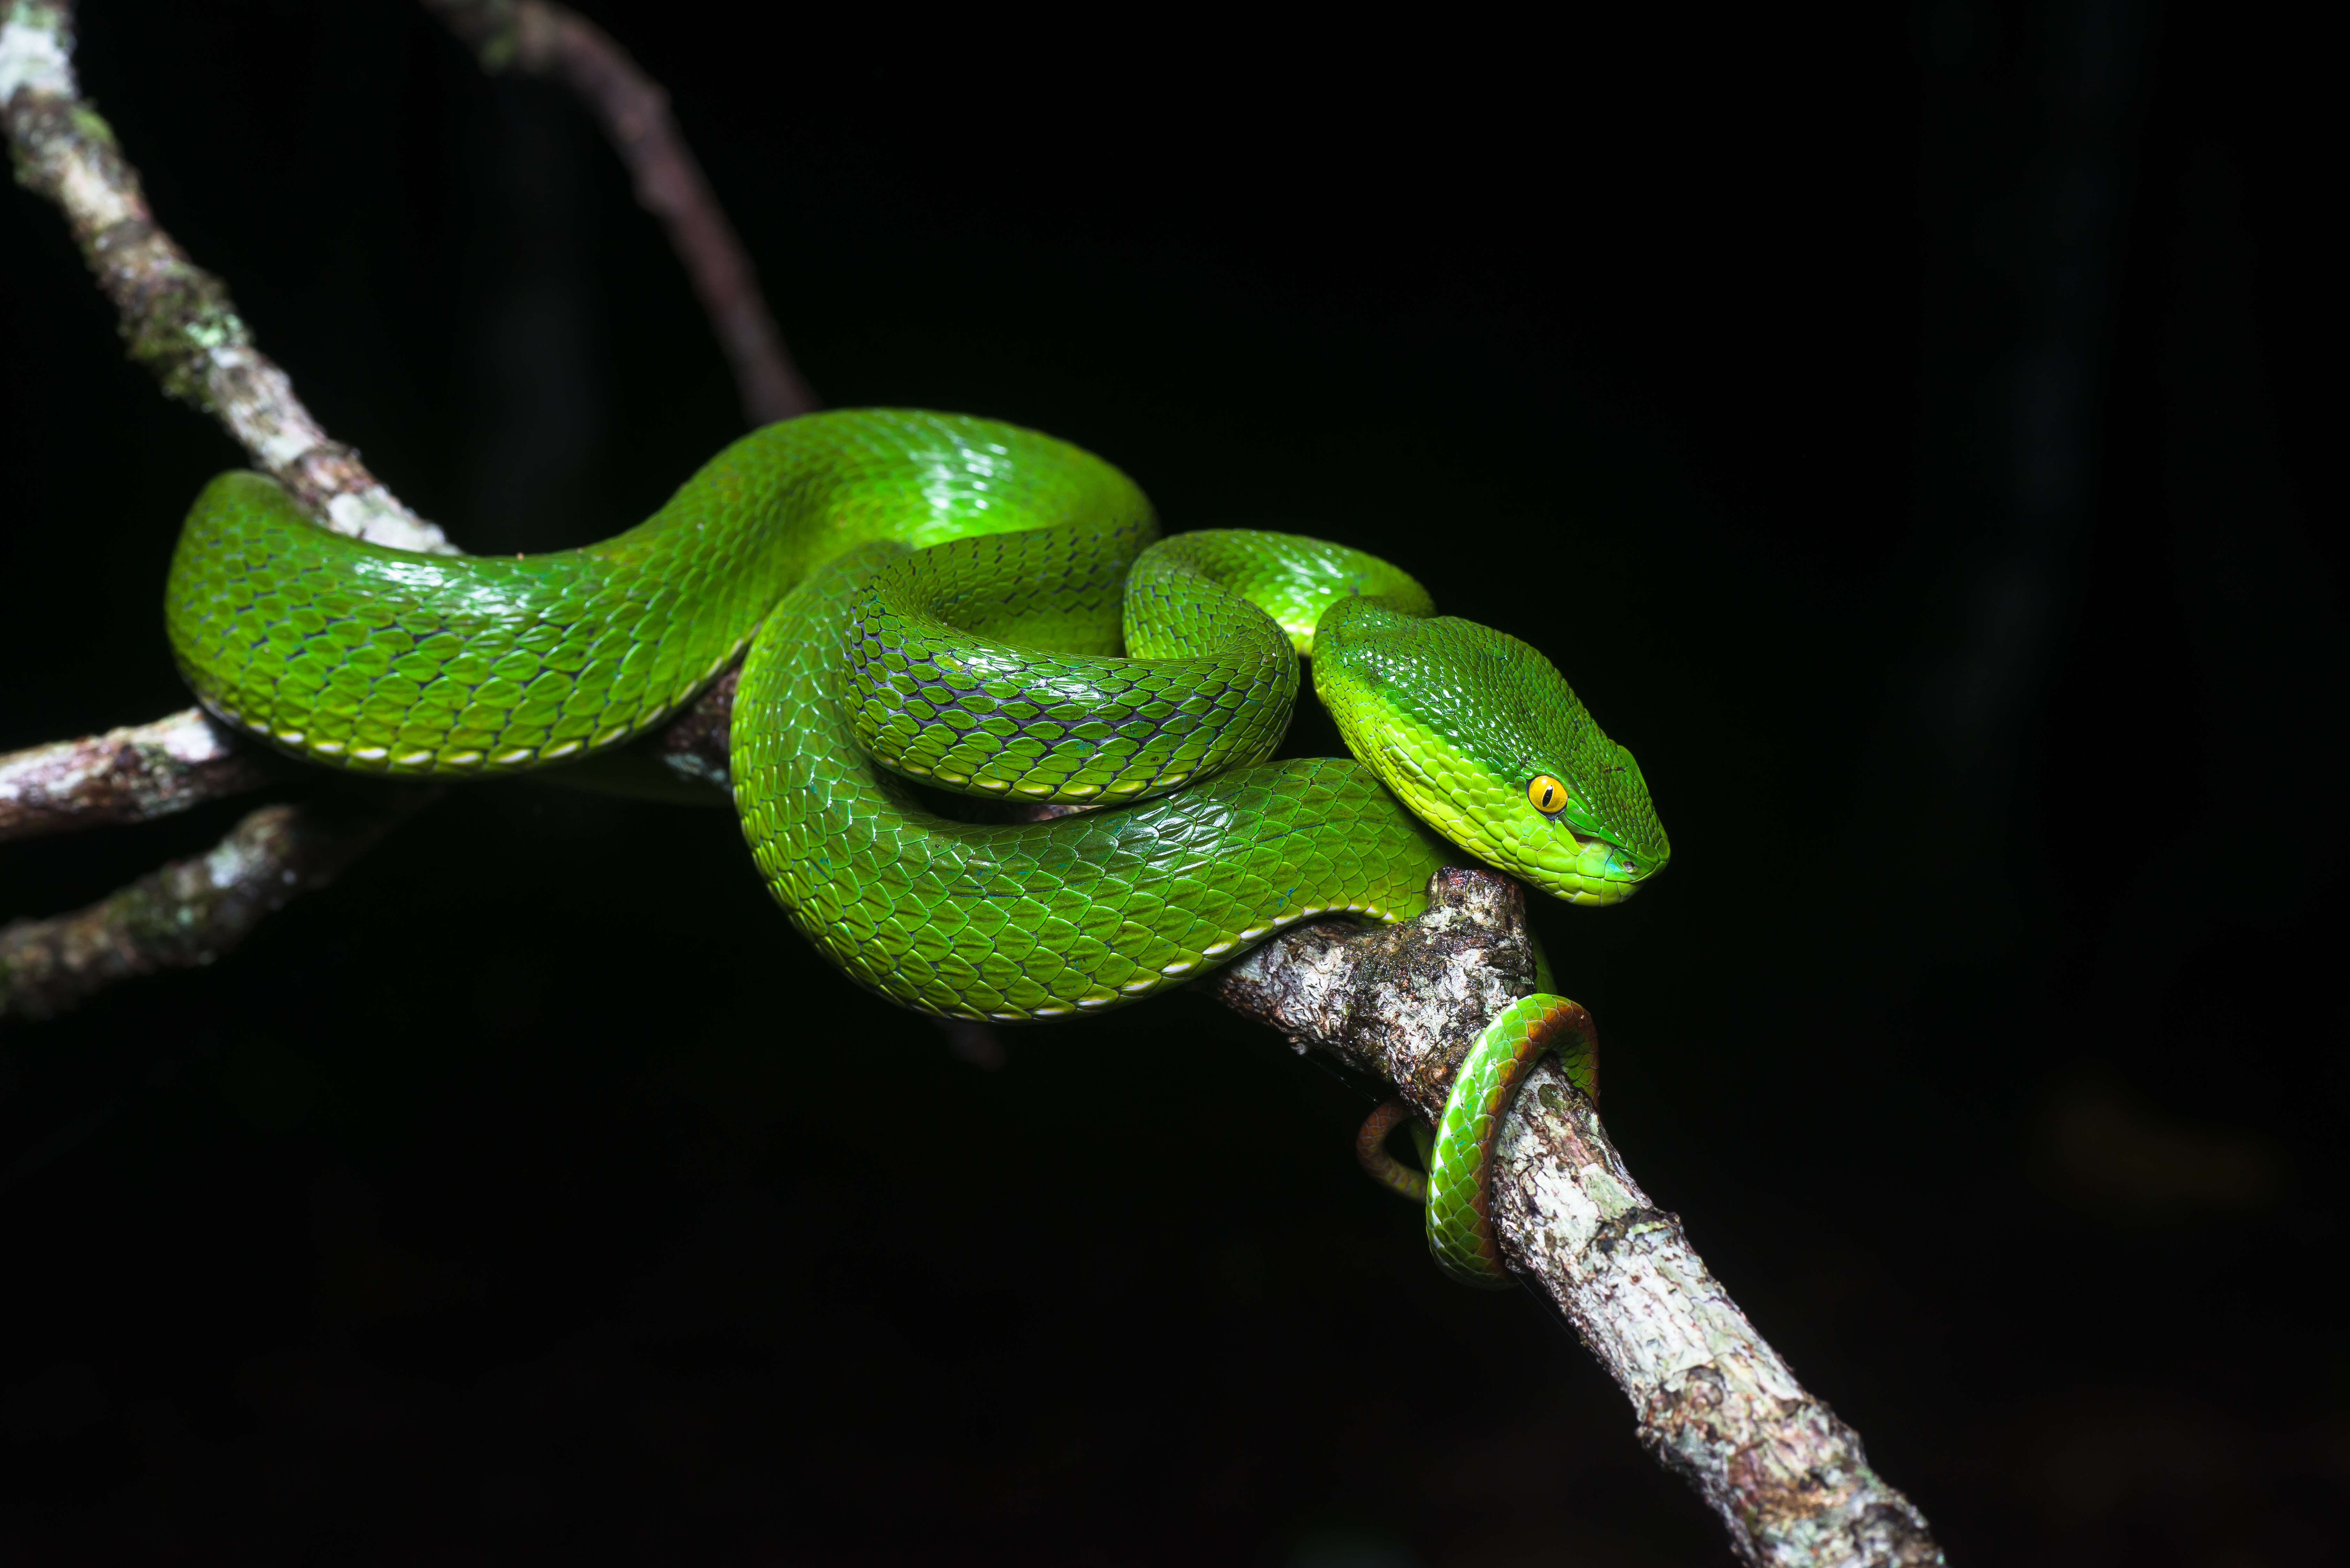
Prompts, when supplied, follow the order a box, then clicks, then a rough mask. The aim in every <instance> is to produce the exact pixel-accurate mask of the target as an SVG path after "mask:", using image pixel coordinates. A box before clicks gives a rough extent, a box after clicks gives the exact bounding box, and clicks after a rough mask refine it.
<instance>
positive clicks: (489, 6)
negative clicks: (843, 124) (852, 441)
mask: <svg viewBox="0 0 2350 1568" xmlns="http://www.w3.org/2000/svg"><path fill="white" fill-rule="evenodd" d="M423 4H424V5H425V8H426V9H428V10H430V11H432V12H433V13H435V14H436V15H438V16H440V17H441V19H442V21H443V22H444V23H446V24H447V25H448V27H449V30H450V31H451V32H452V33H454V34H456V35H457V36H458V37H460V38H462V39H463V40H464V42H465V43H466V44H467V45H469V46H470V47H472V48H473V53H474V55H475V57H478V58H479V59H480V60H481V62H482V68H483V69H484V70H487V71H493V72H494V71H503V70H505V69H507V68H508V67H517V68H519V69H521V70H524V71H527V72H528V73H530V74H531V75H532V76H537V77H550V78H554V79H556V80H557V81H560V82H561V83H563V84H564V86H566V87H567V88H570V89H571V90H572V91H573V92H575V93H577V94H578V95H579V97H580V99H582V100H583V101H584V102H585V103H586V104H587V107H588V109H590V110H591V111H592V112H593V113H594V114H595V116H596V119H597V121H598V123H599V124H600V125H602V126H603V128H604V134H605V136H607V137H608V138H609V139H610V140H611V143H612V150H613V151H615V152H617V153H619V155H620V161H621V162H622V163H624V164H626V165H627V166H628V170H629V180H630V181H631V182H632V183H633V184H634V186H635V189H636V193H637V201H638V202H639V205H641V206H642V207H643V208H644V209H645V210H646V211H647V212H649V213H652V214H653V215H654V216H655V217H657V218H659V219H660V221H661V226H662V227H663V228H665V229H667V230H668V231H669V242H670V245H671V248H672V249H674V250H675V251H676V252H677V259H678V260H679V261H680V262H681V263H682V264H683V265H684V267H685V272H686V275H687V276H688V277H690V278H691V279H692V280H693V291H694V293H695V294H697V295H699V296H701V298H702V309H703V310H704V311H705V312H706V313H707V314H708V315H709V317H710V325H711V327H712V330H713V331H714V332H715V333H716V334H717V336H718V346H719V348H721V349H723V351H724V353H725V355H726V363H727V364H728V365H729V366H730V367H731V368H732V369H733V372H734V385H735V388H736V389H737V390H738V391H739V392H740V393H741V394H742V399H743V418H745V419H747V420H748V421H750V422H751V423H752V424H753V425H754V426H758V425H764V424H772V423H774V422H775V421H777V420H787V419H790V418H792V417H793V416H795V415H796V414H804V413H806V412H808V411H809V410H812V409H815V408H816V407H818V406H819V405H818V403H817V402H816V394H815V393H814V392H813V391H811V390H810V389H809V388H808V384H807V382H806V380H804V379H801V376H800V373H799V369H798V368H797V367H796V366H795V365H794V364H793V363H792V357H791V353H790V351H789V350H788V349H786V348H785V347H784V339H783V335H782V334H781V333H780V332H778V331H777V330H776V328H775V314H774V313H773V312H772V311H770V310H769V309H768V308H767V301H766V298H765V296H763V295H762V294H761V293H760V292H759V279H758V275H757V274H756V273H755V272H754V271H753V270H752V266H751V257H750V255H749V254H748V253H747V252H745V251H744V250H743V242H742V240H741V239H740V238H739V237H738V236H737V235H736V234H735V233H734V225H733V223H729V222H728V221H727V218H726V211H725V209H724V208H723V207H722V206H720V205H719V203H718V198H717V197H716V195H714V194H713V193H712V191H711V189H710V182H709V180H708V179H707V178H705V177H704V176H703V174H702V165H701V164H700V162H698V161H696V160H695V158H694V156H693V151H692V149H691V148H690V147H688V146H687V145H686V142H685V137H684V135H683V134H682V133H681V131H680V130H678V128H677V120H676V119H675V117H674V116H672V115H671V113H670V108H669V94H668V92H667V91H665V90H664V89H663V88H661V86H660V83H658V82H656V81H654V80H653V79H652V78H650V77H648V76H647V75H645V73H644V71H643V70H642V69H641V68H640V67H639V66H638V65H637V62H636V61H635V60H633V59H631V58H629V52H628V51H627V50H626V49H623V48H622V47H620V46H619V44H617V43H615V42H614V41H613V39H612V36H611V35H609V34H608V33H606V32H605V31H604V30H603V29H602V28H601V27H598V26H596V24H595V23H593V22H590V21H588V20H587V18H586V17H584V16H580V15H579V14H578V13H577V11H574V10H572V9H571V7H569V6H568V5H556V4H553V3H552V0H423Z"/></svg>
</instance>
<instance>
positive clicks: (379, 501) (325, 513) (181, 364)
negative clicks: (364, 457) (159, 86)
mask: <svg viewBox="0 0 2350 1568" xmlns="http://www.w3.org/2000/svg"><path fill="white" fill-rule="evenodd" d="M5 15H6V20H5V22H0V116H5V120H6V124H7V130H8V147H9V151H10V153H11V154H12V155H13V157H14V159H15V161H16V181H17V183H19V184H21V185H23V186H25V187H26V189H27V190H31V191H35V192H39V193H40V194H41V195H44V196H46V197H47V198H48V199H49V200H50V201H52V202H56V203H57V207H58V209H59V210H60V211H61V212H63V213H65V215H66V223H67V225H68V227H69V228H70V229H71V230H72V231H73V237H74V243H75V244H78V245H79V246H80V247H81V254H82V259H83V260H84V261H86V262H88V264H89V270H90V271H91V272H92V273H94V274H96V275H97V277H98V284H99V287H100V288H102V289H104V290H105V291H106V296H107V297H108V298H109V299H110V300H112V301H113V302H114V308H115V311H116V314H117V315H118V316H119V317H120V320H121V328H122V337H123V340H124V342H126V343H127V344H129V345H130V357H131V358H133V359H136V360H138V361H139V362H140V364H142V365H145V366H146V367H147V368H148V369H150V370H152V371H153V372H154V373H155V378H156V379H158V380H159V381H161V383H162V384H163V390H164V391H165V392H166V393H168V394H170V395H171V396H172V397H174V398H178V399H180V400H182V401H184V402H188V403H192V404H194V405H195V406H196V407H197V408H199V409H202V410H204V411H205V412H207V413H209V414H211V415H213V417H214V418H215V419H217V420H219V421H220V422H221V423H222V425H223V426H224V427H225V428H226V429H227V431H228V433H229V434H230V435H232V436H234V437H235V438H236V441H237V443H238V444H239V445H241V446H243V447H244V450H245V451H246V452H248V453H249V454H251V456H252V458H253V462H254V464H255V467H257V468H259V469H261V470H262V472H265V473H267V474H269V475H271V476H272V477H273V478H275V479H276V480H277V482H278V483H281V484H283V485H285V486H286V489H287V490H288V491H290V492H292V493H293V494H294V497H295V499H296V500H297V501H299V502H300V503H301V504H302V505H303V507H304V509H305V510H307V511H308V512H309V514H311V516H313V517H314V518H316V519H317V521H318V522H319V523H320V524H322V525H324V526H326V527H328V528H331V529H333V530H334V531H335V532H336V533H338V534H348V535H352V536H353V537H355V538H360V539H370V540H373V541H374V542H375V543H377V544H379V545H398V546H400V548H402V549H408V550H442V551H445V550H449V549H451V548H452V546H451V545H450V544H449V543H448V541H447V540H446V539H445V538H444V537H443V536H442V533H441V530H440V529H439V528H437V527H435V526H434V525H433V524H430V523H427V522H425V521H424V520H423V519H422V518H421V517H419V516H417V515H416V514H414V513H413V512H411V511H410V510H409V509H408V508H407V507H406V506H404V505H402V504H400V501H399V500H398V498H396V497H395V496H393V494H392V493H390V491H389V490H386V489H385V488H384V487H383V485H382V484H381V483H380V482H379V481H378V480H377V479H376V477H375V475H373V474H372V473H369V472H368V471H367V468H366V465H365V464H363V463H361V462H359V453H358V452H354V451H353V450H352V449H351V448H349V447H348V446H345V445H343V444H342V443H341V442H340V441H331V440H329V439H328V436H327V432H326V431H324V430H322V429H321V428H319V425H318V421H316V420H315V419H313V418H311V417H310V410H308V409H307V408H305V407H303V406H302V400H300V399H299V398H297V397H296V396H295V395H294V383H293V382H292V381H291V380H289V379H287V377H286V372H285V371H284V370H283V369H279V367H278V365H277V363H276V361H275V360H273V359H271V358H269V357H268V356H267V355H265V354H264V353H262V352H261V351H260V350H259V349H258V348H255V347H254V346H253V334H252V332H251V331H250V330H249V329H247V327H245V324H244V318H243V317H239V316H238V315H237V313H236V306H234V303H232V302H231V301H230V299H229V296H228V288H227V286H225V285H224V284H223V283H222V282H221V280H220V279H219V278H217V277H214V276H213V275H212V274H211V273H208V272H206V271H204V270H203V268H202V267H200V266H198V265H195V263H193V262H192V261H190V260H189V259H188V254H187V253H186V252H185V251H183V250H182V249H181V248H180V246H179V243H178V242H177V241H175V240H173V239H172V236H171V235H170V234H165V233H164V232H163V229H162V227H161V224H159V223H156V221H155V214H154V213H153V211H152V210H151V209H150V208H149V206H148V205H147V195H146V192H144V191H143V190H142V189H141V188H140V183H139V171H137V170H135V169H133V168H131V166H130V163H129V161H126V160H125V159H124V158H123V156H122V150H121V149H120V147H119V146H117V145H116V144H115V140H114V131H113V130H112V129H111V128H110V127H109V126H108V125H107V123H106V121H105V120H103V119H99V114H98V111H97V110H96V109H93V108H91V107H90V105H89V104H88V101H87V100H85V99H83V98H82V96H81V89H80V87H79V85H78V83H77V82H76V80H75V78H74V69H73V5H72V0H12V3H11V4H9V5H8V7H7V10H6V14H5Z"/></svg>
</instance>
